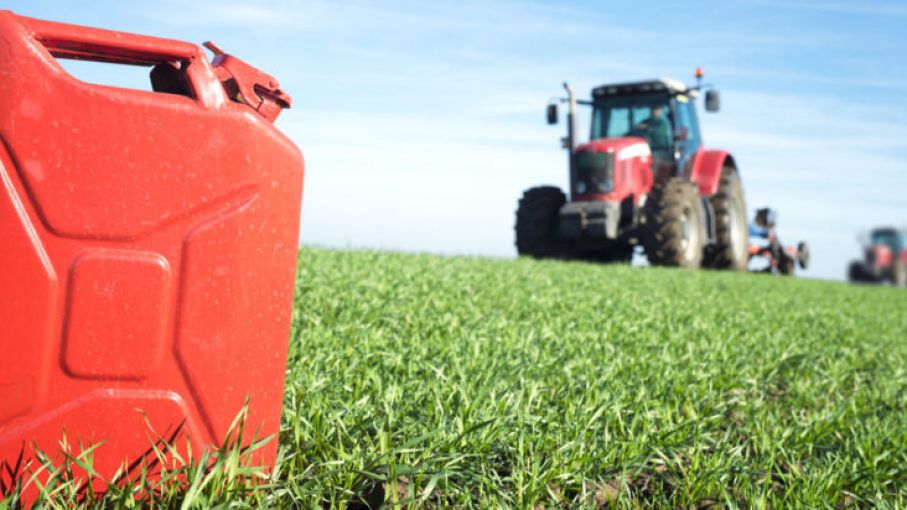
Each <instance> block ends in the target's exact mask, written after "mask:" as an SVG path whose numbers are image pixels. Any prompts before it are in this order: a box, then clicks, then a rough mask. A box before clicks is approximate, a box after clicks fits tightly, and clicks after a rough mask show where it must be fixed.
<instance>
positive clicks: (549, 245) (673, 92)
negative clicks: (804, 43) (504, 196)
mask: <svg viewBox="0 0 907 510" xmlns="http://www.w3.org/2000/svg"><path fill="white" fill-rule="evenodd" d="M696 77H697V81H698V82H701V78H702V73H701V71H699V70H698V69H697V73H696ZM564 88H565V89H566V91H567V97H566V98H560V99H557V100H554V101H553V102H552V103H550V104H549V105H548V109H547V117H548V123H549V124H556V123H557V122H558V117H559V116H558V107H557V103H558V102H561V103H567V104H568V105H569V112H568V114H567V136H566V138H564V139H563V146H564V148H565V149H567V151H568V154H569V171H570V189H569V190H568V194H565V193H564V192H563V191H561V190H560V189H559V188H557V187H553V186H541V187H535V188H531V189H528V190H526V191H525V192H524V193H523V197H522V198H521V199H520V202H519V207H518V209H517V212H516V226H515V230H516V247H517V252H518V253H519V254H520V255H528V256H532V257H535V258H567V259H582V260H593V261H602V262H628V261H630V259H631V258H632V256H633V250H634V246H636V245H637V244H641V245H642V246H643V247H644V249H645V253H646V256H647V258H648V259H649V262H650V263H652V264H654V265H661V266H678V267H684V268H699V267H709V268H716V269H731V270H740V271H743V270H746V269H747V261H748V252H747V246H748V230H747V227H748V222H747V213H746V204H745V202H744V196H743V187H742V183H741V177H740V172H739V170H738V168H737V164H736V162H735V161H734V158H733V157H732V156H731V155H730V154H729V153H728V152H726V151H723V150H707V149H704V148H703V147H702V137H701V135H700V132H699V122H698V118H697V114H696V108H695V105H694V100H695V99H696V98H697V97H698V96H699V93H700V91H701V90H703V88H704V87H703V85H702V84H701V83H697V85H696V86H687V85H684V84H683V83H681V82H678V81H676V80H667V79H659V80H652V81H643V82H636V83H621V84H614V85H602V86H600V87H597V88H595V89H593V90H592V99H591V100H588V101H587V100H577V99H576V96H575V94H574V92H573V89H572V87H570V85H569V84H566V83H565V84H564ZM577 104H580V105H587V106H591V107H592V130H591V136H590V139H591V141H589V142H588V143H584V144H577V141H576V108H577V106H576V105H577ZM705 109H706V110H707V111H710V112H716V111H718V109H719V95H718V92H717V91H715V90H708V91H707V92H706V93H705Z"/></svg>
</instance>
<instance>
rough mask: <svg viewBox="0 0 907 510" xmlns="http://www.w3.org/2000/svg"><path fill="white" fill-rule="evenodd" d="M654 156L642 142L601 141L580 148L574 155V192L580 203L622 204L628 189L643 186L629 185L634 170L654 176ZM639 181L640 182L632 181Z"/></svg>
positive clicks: (627, 138) (632, 140)
mask: <svg viewBox="0 0 907 510" xmlns="http://www.w3.org/2000/svg"><path fill="white" fill-rule="evenodd" d="M651 164H652V152H651V150H650V149H649V144H648V143H646V141H645V140H644V139H643V138H639V137H625V138H602V139H598V140H593V141H591V142H588V143H585V144H582V145H580V146H579V147H577V148H576V152H575V153H574V172H573V174H572V175H571V179H570V180H571V192H572V196H573V197H574V198H575V199H577V200H622V199H623V198H625V196H626V194H627V192H630V191H631V190H630V189H629V188H628V186H629V187H630V188H636V187H637V186H635V184H640V185H641V186H642V187H644V186H645V184H644V183H636V182H621V181H627V177H626V176H627V175H629V174H630V173H632V172H628V170H630V168H631V167H634V168H638V167H644V168H645V171H641V170H642V168H638V169H639V170H640V171H639V172H636V173H637V174H643V175H651ZM631 180H632V181H636V180H638V179H631Z"/></svg>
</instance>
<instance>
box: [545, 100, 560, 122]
mask: <svg viewBox="0 0 907 510" xmlns="http://www.w3.org/2000/svg"><path fill="white" fill-rule="evenodd" d="M546 114H547V116H548V124H557V118H558V115H557V104H555V103H551V104H549V105H548V109H547V110H546Z"/></svg>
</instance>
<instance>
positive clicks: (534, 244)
mask: <svg viewBox="0 0 907 510" xmlns="http://www.w3.org/2000/svg"><path fill="white" fill-rule="evenodd" d="M566 201H567V197H566V196H564V192H563V191H561V190H560V189H559V188H555V187H553V186H539V187H537V188H530V189H528V190H526V191H525V192H524V193H523V198H521V199H520V204H519V206H518V207H517V211H516V226H515V227H514V230H516V250H517V253H518V254H520V255H528V256H530V257H534V258H537V259H541V258H553V257H561V256H563V255H564V252H565V249H564V243H563V241H561V240H560V239H559V238H558V234H557V224H558V212H559V211H560V210H561V207H562V206H563V205H564V203H565V202H566Z"/></svg>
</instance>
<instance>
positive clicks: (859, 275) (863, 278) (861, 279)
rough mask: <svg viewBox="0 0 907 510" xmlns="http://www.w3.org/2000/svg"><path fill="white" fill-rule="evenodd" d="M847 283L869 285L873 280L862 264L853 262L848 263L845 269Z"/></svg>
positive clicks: (856, 261) (857, 261)
mask: <svg viewBox="0 0 907 510" xmlns="http://www.w3.org/2000/svg"><path fill="white" fill-rule="evenodd" d="M847 281H849V282H851V283H869V282H875V278H873V277H872V276H871V275H870V274H869V272H868V271H867V270H866V266H865V265H863V263H862V262H860V261H859V260H854V261H853V262H851V263H850V267H848V268H847Z"/></svg>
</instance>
